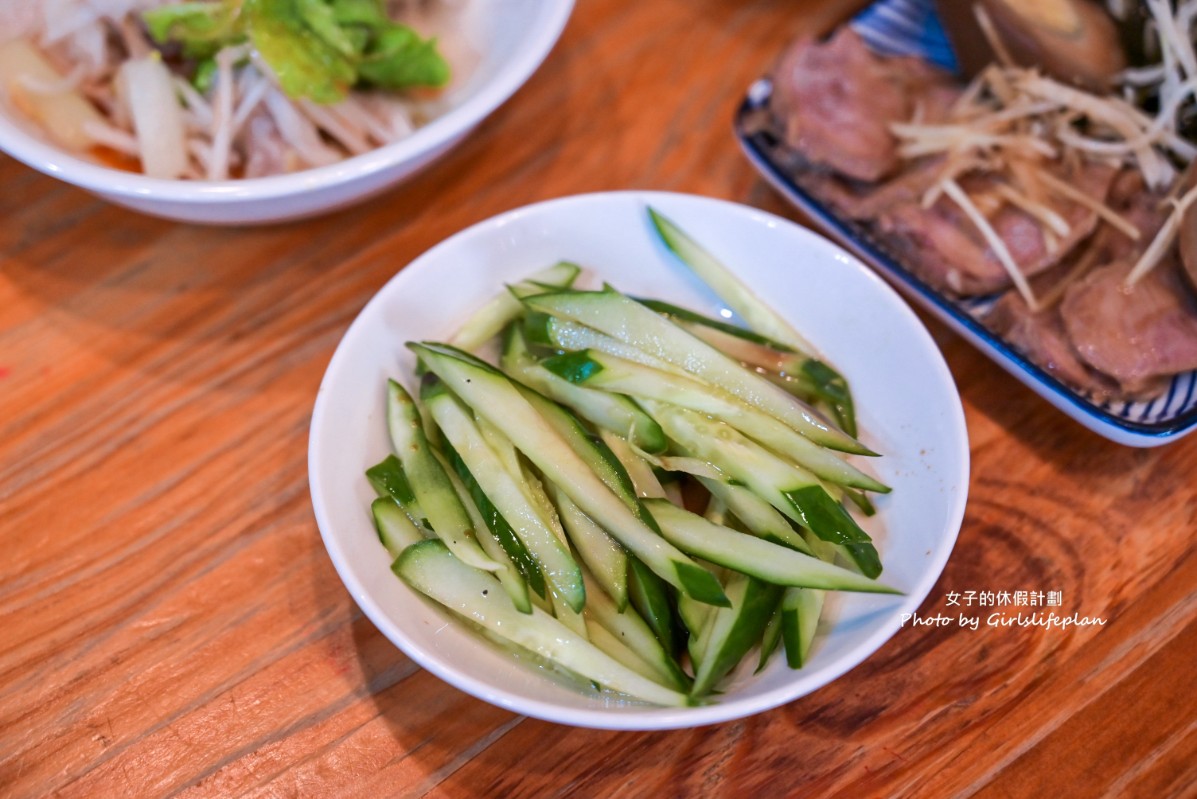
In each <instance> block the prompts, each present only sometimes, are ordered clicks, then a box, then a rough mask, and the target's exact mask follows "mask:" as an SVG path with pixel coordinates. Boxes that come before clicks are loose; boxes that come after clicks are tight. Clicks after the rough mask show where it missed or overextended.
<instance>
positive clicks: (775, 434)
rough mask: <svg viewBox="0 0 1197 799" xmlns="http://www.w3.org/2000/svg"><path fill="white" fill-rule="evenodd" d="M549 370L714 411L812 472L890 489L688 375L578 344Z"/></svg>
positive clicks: (851, 483)
mask: <svg viewBox="0 0 1197 799" xmlns="http://www.w3.org/2000/svg"><path fill="white" fill-rule="evenodd" d="M543 366H544V368H545V369H547V370H548V371H550V372H552V373H554V374H556V375H559V376H561V377H562V378H564V379H566V380H569V381H570V382H571V383H576V384H578V385H581V386H594V387H596V388H602V389H605V390H607V391H614V392H617V393H619V394H628V395H631V396H632V397H635V398H636V399H653V400H657V401H659V402H670V403H672V404H674V405H678V406H681V407H683V408H689V409H690V410H693V411H697V412H698V413H703V414H706V415H708V416H714V417H715V418H717V419H721V420H723V421H725V422H727V423H728V424H730V425H731V426H733V427H735V428H736V429H737V430H739V431H740V432H742V433H744V434H745V435H747V436H749V437H751V438H754V439H756V440H757V441H760V442H762V443H764V444H765V445H766V446H768V447H769V448H770V449H773V450H775V451H777V452H779V453H781V454H783V455H785V456H787V457H789V458H791V459H793V460H794V461H796V462H797V463H799V464H800V465H802V466H803V467H805V468H807V469H809V470H810V471H812V472H814V473H815V474H816V475H818V476H819V477H821V478H823V479H824V480H828V481H830V482H833V483H838V484H841V485H847V486H852V487H854V488H862V489H865V490H868V491H878V492H881V493H886V492H888V491H889V490H890V489H889V487H888V486H886V485H885V484H884V483H881V482H879V481H877V480H875V479H873V478H872V477H869V476H868V475H866V474H865V473H864V472H862V471H860V470H859V469H857V468H856V467H855V466H852V465H851V464H849V463H846V462H845V461H843V460H841V459H840V458H839V457H838V456H837V455H836V454H835V453H834V452H832V451H830V450H827V449H824V448H823V447H821V446H819V445H818V444H816V443H815V442H814V441H811V440H810V439H809V438H807V437H805V436H804V435H802V434H800V433H798V432H796V431H795V430H793V429H792V428H791V427H789V426H788V425H785V424H783V423H782V422H780V421H779V420H778V419H776V418H775V417H773V416H770V415H769V414H767V413H764V412H763V411H761V410H759V409H758V408H755V407H753V406H752V405H749V404H748V403H746V402H742V401H740V400H739V399H737V398H736V397H734V396H732V395H730V394H727V393H725V392H723V391H720V390H719V389H718V388H715V387H714V386H711V385H709V384H707V383H702V382H699V381H698V380H694V379H692V378H684V377H677V376H674V375H667V374H664V373H662V372H658V371H656V370H655V369H652V368H651V367H648V366H644V365H643V364H639V363H635V362H633V361H628V360H624V359H623V358H619V357H616V356H612V355H609V354H607V353H604V352H597V351H594V350H579V351H577V352H569V353H565V354H563V355H558V356H555V357H552V358H548V359H547V360H545V361H544V362H543Z"/></svg>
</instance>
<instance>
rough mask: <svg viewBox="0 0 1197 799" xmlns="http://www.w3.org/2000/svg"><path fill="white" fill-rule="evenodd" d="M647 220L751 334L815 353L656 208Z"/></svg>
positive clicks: (729, 271)
mask: <svg viewBox="0 0 1197 799" xmlns="http://www.w3.org/2000/svg"><path fill="white" fill-rule="evenodd" d="M648 216H649V218H650V219H651V220H652V223H653V227H654V228H656V231H657V233H658V234H659V235H660V236H661V240H662V241H664V242H665V246H666V247H668V248H669V250H670V251H671V252H672V253H673V254H674V255H676V256H677V257H678V260H680V261H681V262H682V263H683V264H685V265H686V266H687V267H688V268H689V269H690V271H691V272H693V273H694V274H695V275H696V276H697V277H698V279H699V280H701V281H702V282H703V283H706V284H707V285H708V286H709V287H710V288H711V290H712V291H713V292H715V294H717V295H718V296H719V297H720V299H722V300H723V301H724V302H726V303H727V306H728V307H729V308H731V309H732V310H733V311H735V312H736V314H738V315H739V316H740V318H741V319H743V320H744V321H745V322H746V323H747V324H748V327H749V328H750V329H751V330H753V331H754V332H756V333H759V334H761V335H762V336H766V337H768V338H771V339H773V340H775V341H780V342H782V343H784V344H788V345H790V346H792V347H795V348H796V349H798V350H801V351H803V352H807V353H814V352H816V350H815V348H814V347H813V346H811V344H810V342H808V341H807V340H806V339H805V338H804V337H803V336H802V334H801V333H799V332H798V331H797V330H795V329H794V327H793V326H792V325H791V324H790V323H789V322H787V321H786V320H785V319H784V318H782V316H781V315H780V314H778V313H777V312H776V311H774V310H773V309H772V308H770V307H769V306H768V305H766V304H765V303H764V302H763V301H762V300H761V299H760V298H759V297H757V296H756V294H754V293H753V291H752V289H750V288H748V286H747V285H746V284H745V283H744V282H743V281H742V280H740V278H738V277H736V275H735V274H734V273H733V272H732V271H731V270H730V269H728V268H727V267H726V266H725V265H724V264H723V263H721V262H720V261H719V260H718V259H717V258H716V257H715V256H714V255H712V254H711V253H710V252H708V251H707V250H706V248H704V247H703V246H702V245H701V244H699V243H698V242H697V241H695V240H694V239H693V238H691V237H690V235H689V234H688V233H686V231H684V230H682V229H681V228H680V227H678V225H677V224H676V223H674V222H673V221H672V220H670V219H669V218H667V217H666V216H664V215H663V214H661V213H660V212H659V211H657V210H655V209H653V208H649V209H648Z"/></svg>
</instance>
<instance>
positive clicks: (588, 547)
mask: <svg viewBox="0 0 1197 799" xmlns="http://www.w3.org/2000/svg"><path fill="white" fill-rule="evenodd" d="M545 488H546V490H547V491H548V492H549V497H550V499H552V501H553V504H554V505H555V506H556V508H557V515H558V517H559V518H560V519H561V524H562V526H563V527H564V528H565V531H566V533H567V534H568V536H569V540H570V542H571V543H572V544H573V547H574V550H575V551H576V552H577V554H578V557H579V558H581V560H582V563H583V564H584V565H585V566H586V568H587V569H589V570H590V572H591V574H592V575H593V577H594V581H595V583H597V584H598V586H600V587H601V589H602V592H603V594H604V595H605V596H607V597H610V599H611V600H612V601H613V602H615V604H616V606H617V607H618V609H619V610H620V611H623V610H624V609H625V608H626V607H627V606H628V553H627V550H625V549H624V548H623V546H622V545H621V544H620V543H619V542H618V541H616V540H615V539H614V538H612V537H611V536H610V535H608V534H607V531H605V530H604V529H603V528H602V527H599V525H598V524H596V523H595V522H594V520H593V519H591V518H590V517H589V516H587V515H586V514H585V513H583V512H582V509H581V508H579V507H578V506H577V505H576V504H575V503H574V501H573V500H572V499H570V498H569V497H567V496H566V495H565V493H564V492H562V491H561V489H559V488H557V486H556V485H554V484H553V483H552V482H550V483H549V484H548V485H547V486H546V487H545ZM583 578H585V573H583ZM590 595H591V592H590V589H589V588H587V603H588V605H589V601H590Z"/></svg>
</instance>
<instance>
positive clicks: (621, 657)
mask: <svg viewBox="0 0 1197 799" xmlns="http://www.w3.org/2000/svg"><path fill="white" fill-rule="evenodd" d="M583 619H584V620H585V623H586V637H587V639H589V641H590V643H592V644H594V645H595V646H597V647H598V648H599V649H601V650H602V651H603V652H606V653H607V654H608V655H610V656H611V657H612V658H614V659H615V660H617V661H619V662H620V663H622V664H623V665H625V666H627V667H628V668H629V669H631V670H632V671H634V672H636V673H637V674H639V675H640V676H641V677H643V678H645V679H646V680H652V681H654V682H660V683H664V682H665V679H664V678H663V677H662V675H661V674H660V672H658V671H657V670H656V669H654V668H653V667H652V666H650V665H649V664H647V663H645V662H644V659H643V658H642V657H640V656H639V655H637V654H636V653H635V652H633V651H632V648H631V647H630V646H627V645H626V644H624V643H623V642H622V641H620V640H619V638H618V637H617V636H616V635H615V634H614V633H612V632H609V631H608V630H607V628H606V627H604V626H603V625H601V624H599V623H598V622H597V621H595V619H594V618H592V617H591V616H589V615H586V616H584V617H583ZM669 687H670V688H673V689H674V690H678V691H687V690H689V687H688V686H677V685H672V684H670V685H669Z"/></svg>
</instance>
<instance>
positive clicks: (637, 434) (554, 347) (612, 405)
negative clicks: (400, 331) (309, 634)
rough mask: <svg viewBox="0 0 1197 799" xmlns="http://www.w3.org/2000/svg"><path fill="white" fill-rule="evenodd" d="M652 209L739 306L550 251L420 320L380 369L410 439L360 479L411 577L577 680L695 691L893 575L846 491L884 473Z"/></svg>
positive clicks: (807, 367) (652, 697) (680, 701)
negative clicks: (837, 595) (467, 309)
mask: <svg viewBox="0 0 1197 799" xmlns="http://www.w3.org/2000/svg"><path fill="white" fill-rule="evenodd" d="M648 213H649V215H650V217H651V220H652V223H653V227H654V229H655V231H656V233H657V234H658V235H659V236H660V237H661V239H662V241H663V242H664V244H665V245H666V247H668V249H669V250H671V251H672V253H673V254H674V255H676V256H677V258H678V259H679V260H680V261H681V262H682V263H684V264H685V265H686V266H687V267H689V269H690V270H691V271H692V272H693V273H694V274H695V275H696V276H697V277H698V278H699V279H701V280H702V281H704V282H705V283H706V284H707V285H708V286H710V287H711V288H712V289H713V290H714V291H715V292H716V293H717V294H719V295H720V297H722V299H723V300H724V302H725V303H726V304H727V306H728V307H729V308H730V309H731V310H733V311H734V312H735V313H737V314H738V315H739V317H740V318H742V319H743V320H745V322H746V327H739V326H736V325H733V324H730V323H728V322H726V321H723V320H719V319H711V318H708V317H705V316H703V315H701V314H697V313H694V312H693V311H690V310H687V309H684V308H680V307H677V306H675V305H672V304H669V303H665V302H661V301H658V300H654V299H649V298H641V297H633V296H628V295H625V294H623V293H621V292H620V291H619V290H618V289H617V288H615V287H612V286H603V288H602V289H601V290H597V291H594V290H580V289H577V288H574V284H575V281H576V280H577V278H578V277H579V275H580V274H581V271H582V270H581V268H580V267H578V266H576V265H574V264H571V263H567V262H562V263H558V264H556V265H553V266H550V267H548V268H546V269H543V270H541V271H538V272H535V273H533V274H530V275H528V276H527V278H526V279H524V280H523V281H521V282H518V283H515V284H512V285H508V286H506V287H505V289H504V290H502V291H501V292H500V293H499V294H498V295H497V296H496V297H494V298H493V299H492V300H491V301H490V302H489V303H487V304H486V305H484V306H483V307H482V308H480V309H479V310H478V311H476V312H475V313H474V315H473V316H472V317H471V318H470V319H469V320H468V321H467V322H466V323H465V324H464V325H463V326H462V327H461V328H460V329H459V330H458V331H457V332H456V334H455V335H454V336H453V337H452V338H450V339H449V340H448V341H444V342H433V341H412V342H407V344H406V346H407V347H408V348H409V349H410V350H412V352H414V353H415V355H416V356H417V359H418V370H417V371H418V380H419V385H418V387H416V386H411V387H410V389H409V388H408V387H404V386H403V385H402V384H400V383H399V382H397V381H395V380H391V381H389V382H388V384H387V386H386V387H385V390H386V392H387V406H386V407H387V428H388V432H389V435H390V440H391V445H392V448H393V452H394V454H392V455H390V456H389V457H387V458H386V459H385V460H383V461H382V462H381V463H378V464H376V465H375V466H373V467H371V468H370V469H368V470H367V472H366V477H367V479H368V480H369V482H370V484H371V485H372V486H373V488H374V490H375V491H376V492H377V494H378V498H377V499H376V500H375V501H374V502H373V505H372V507H371V512H372V515H373V518H374V522H375V525H376V527H377V530H378V534H379V538H380V540H381V542H382V545H383V546H384V547H385V549H386V553H387V554H389V557H390V558H392V559H393V565H392V570H393V571H394V573H395V574H396V575H397V576H398V578H399V579H401V580H403V581H404V582H405V583H406V584H408V585H409V586H411V587H412V588H413V589H415V590H416V591H418V592H420V593H421V594H423V595H425V596H427V597H428V598H430V599H431V600H433V601H434V602H436V603H439V604H440V605H441V606H443V607H445V608H447V609H448V610H450V611H452V613H453V614H454V615H455V616H456V617H457V618H459V619H461V620H462V621H463V623H465V624H467V625H469V626H471V627H472V628H473V629H475V630H476V631H477V632H478V633H479V634H481V635H483V636H485V637H486V638H489V639H490V640H492V641H493V642H496V643H497V644H499V645H500V646H501V647H503V648H506V649H508V650H509V651H512V652H513V653H520V654H522V655H526V654H527V653H531V654H532V655H533V656H534V657H535V658H536V659H538V660H539V661H540V662H542V663H545V664H547V665H549V666H551V667H553V668H554V669H555V670H556V671H560V672H564V673H566V674H569V675H573V676H575V677H577V678H579V679H580V680H581V682H582V684H583V685H584V684H586V683H590V684H591V685H593V686H594V687H596V688H598V689H602V690H607V691H613V692H616V693H618V694H622V695H625V696H627V697H630V698H632V699H634V700H639V701H642V702H647V703H652V704H657V705H665V706H687V705H696V704H702V703H706V702H709V701H711V699H710V697H711V696H712V695H713V694H717V693H718V689H719V688H720V684H721V681H724V680H725V678H727V677H728V675H729V674H731V673H732V672H733V671H735V670H736V669H737V667H738V666H739V664H740V663H741V662H742V661H744V660H746V659H751V660H752V661H753V662H754V663H755V664H756V667H757V668H758V670H759V669H760V668H763V667H764V666H765V665H766V663H767V662H768V661H769V659H770V658H771V657H774V656H777V657H784V658H785V660H786V662H787V663H788V665H789V666H790V667H791V668H800V667H802V665H803V664H804V663H806V662H807V660H808V658H809V657H810V654H811V647H812V642H813V641H814V639H815V633H816V627H817V625H818V622H819V617H820V615H821V613H822V609H823V604H824V597H825V594H826V592H827V591H854V592H868V593H890V594H894V593H898V592H897V591H896V590H895V589H893V588H891V587H889V586H887V585H885V584H884V582H882V581H881V580H880V579H879V578H880V577H881V574H882V563H881V560H880V557H879V554H878V551H877V549H876V547H875V546H874V544H873V542H872V540H871V538H870V536H869V535H868V533H866V532H865V530H864V529H862V527H861V524H860V523H858V521H857V519H856V518H855V517H854V515H853V512H849V508H853V509H854V512H855V514H856V516H865V517H867V516H871V515H872V514H873V513H874V508H873V505H872V502H871V501H870V498H869V497H870V495H871V494H884V493H887V492H889V490H890V489H889V487H888V486H886V485H884V484H882V483H881V482H879V481H878V480H877V479H875V478H874V477H871V476H870V475H869V474H867V473H866V472H865V471H863V470H862V469H861V468H859V467H858V466H856V465H854V464H853V463H852V462H850V460H849V458H850V457H853V456H863V457H866V458H868V457H873V456H876V454H877V453H874V452H872V451H871V450H870V449H869V448H867V447H866V446H864V445H863V444H861V443H860V441H859V439H858V438H857V429H856V428H857V426H856V413H855V408H854V406H853V402H852V395H851V392H850V390H849V386H848V384H847V382H846V381H845V380H844V378H843V377H842V376H841V375H840V374H839V373H838V372H837V371H836V369H835V368H834V367H833V366H832V365H831V364H829V363H827V362H826V361H825V360H822V359H820V357H819V356H818V354H817V352H816V350H815V349H814V348H813V347H812V346H811V345H810V344H809V343H808V342H807V341H805V339H803V337H802V336H801V335H800V334H799V333H798V332H797V331H796V330H794V329H793V328H792V327H791V326H790V325H789V323H788V322H786V321H785V320H784V319H782V318H781V317H780V316H779V315H778V314H777V313H775V312H774V311H773V310H772V309H771V308H769V307H768V306H767V305H766V304H764V303H763V302H762V301H761V300H760V299H759V298H757V297H756V296H755V295H754V294H753V293H752V292H751V291H750V290H749V289H748V287H747V286H745V285H744V284H742V283H741V282H740V281H739V279H738V278H736V277H735V275H734V274H733V272H732V271H730V270H729V269H728V268H727V267H725V266H724V265H723V264H721V263H719V262H718V261H717V260H716V259H715V258H714V256H712V255H711V254H710V253H709V252H707V251H706V250H705V249H704V248H703V247H702V246H701V245H700V244H699V243H698V242H697V241H695V240H694V239H693V238H691V237H690V236H689V235H688V234H687V233H686V232H684V231H683V230H681V229H680V228H678V227H677V226H676V225H675V224H673V223H672V222H671V221H670V220H668V219H666V218H665V217H663V216H662V215H660V214H659V213H657V212H656V211H653V210H652V209H649V211H648ZM496 342H497V346H498V353H499V354H498V356H497V358H493V359H492V360H491V361H488V360H485V359H484V358H483V357H480V353H483V352H493V351H494V349H495V345H496ZM380 434H381V433H380ZM382 556H384V555H383V553H382V552H380V557H382Z"/></svg>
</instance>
